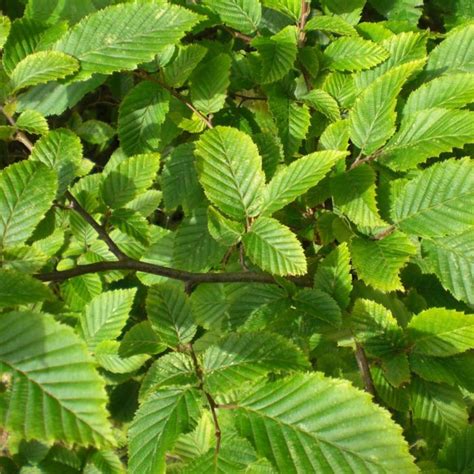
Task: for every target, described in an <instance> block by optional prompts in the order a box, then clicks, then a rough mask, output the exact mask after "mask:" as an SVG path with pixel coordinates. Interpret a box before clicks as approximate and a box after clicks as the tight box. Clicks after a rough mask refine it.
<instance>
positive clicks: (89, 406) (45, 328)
mask: <svg viewBox="0 0 474 474" xmlns="http://www.w3.org/2000/svg"><path fill="white" fill-rule="evenodd" d="M0 367H1V369H2V371H6V372H9V373H11V375H12V377H13V379H12V383H13V386H12V389H11V391H9V392H8V393H7V397H6V400H5V401H6V402H7V405H6V407H5V408H6V409H5V410H4V411H2V413H1V415H2V418H3V420H2V425H3V426H5V427H6V428H7V429H8V430H11V431H12V432H16V433H18V434H20V435H21V436H23V437H25V438H30V439H31V438H35V439H38V440H42V441H45V442H47V443H49V442H51V441H53V440H62V441H64V442H66V443H78V444H81V445H84V446H87V445H94V446H98V447H100V446H106V445H110V444H113V442H114V441H113V437H112V434H111V429H110V425H109V423H108V421H107V413H106V411H105V402H106V396H105V390H104V383H103V381H102V380H101V378H100V377H99V376H98V374H97V373H96V371H95V369H94V364H93V362H92V360H91V358H90V357H89V355H88V354H87V351H86V347H85V345H84V344H83V343H82V342H81V341H80V339H79V338H78V337H77V335H76V334H75V333H74V331H73V330H72V329H71V328H69V327H67V326H64V325H62V324H60V323H58V322H56V321H55V320H54V318H53V317H52V316H49V315H46V314H36V313H30V312H25V313H7V314H3V315H2V316H1V317H0ZM71 384H74V390H71ZM78 393H80V396H78Z"/></svg>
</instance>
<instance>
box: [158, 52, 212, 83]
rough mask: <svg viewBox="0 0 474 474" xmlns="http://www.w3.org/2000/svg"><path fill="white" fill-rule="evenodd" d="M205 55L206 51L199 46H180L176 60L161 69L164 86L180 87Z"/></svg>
mask: <svg viewBox="0 0 474 474" xmlns="http://www.w3.org/2000/svg"><path fill="white" fill-rule="evenodd" d="M206 53H207V49H206V48H204V47H203V46H201V45H199V44H188V45H186V46H181V47H180V48H179V51H178V54H177V56H176V58H175V59H174V60H173V61H172V62H171V63H170V64H167V65H166V66H165V67H164V68H163V76H164V78H165V82H166V84H168V85H170V86H173V87H181V86H182V85H183V84H184V83H185V82H186V80H187V79H188V78H189V76H190V75H191V73H192V72H193V71H194V69H195V68H196V66H197V65H198V64H199V63H200V62H201V60H202V59H203V58H204V56H206Z"/></svg>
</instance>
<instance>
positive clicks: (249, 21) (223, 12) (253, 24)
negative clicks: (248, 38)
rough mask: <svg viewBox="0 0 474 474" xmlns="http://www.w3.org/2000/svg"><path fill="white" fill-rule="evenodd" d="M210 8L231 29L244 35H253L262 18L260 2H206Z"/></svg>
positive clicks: (221, 0)
mask: <svg viewBox="0 0 474 474" xmlns="http://www.w3.org/2000/svg"><path fill="white" fill-rule="evenodd" d="M203 3H204V5H207V6H209V7H210V8H211V9H212V10H213V11H215V12H216V13H217V14H218V15H219V16H220V18H221V20H222V21H223V22H224V23H225V24H226V25H228V26H230V27H231V28H234V29H236V30H238V31H241V32H242V33H247V34H250V33H253V32H254V31H255V30H256V29H257V27H258V25H259V23H260V20H261V18H262V6H261V4H260V1H259V0H205V1H204V2H203Z"/></svg>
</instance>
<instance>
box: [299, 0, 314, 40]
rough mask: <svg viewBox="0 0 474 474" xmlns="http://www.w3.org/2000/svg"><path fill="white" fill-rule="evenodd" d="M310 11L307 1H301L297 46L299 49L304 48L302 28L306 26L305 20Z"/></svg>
mask: <svg viewBox="0 0 474 474" xmlns="http://www.w3.org/2000/svg"><path fill="white" fill-rule="evenodd" d="M310 11H311V9H310V6H309V3H308V2H307V0H301V16H300V19H299V21H298V45H299V47H300V48H301V47H302V46H304V43H305V41H306V34H305V31H304V27H305V25H306V20H307V18H308V15H309V12H310Z"/></svg>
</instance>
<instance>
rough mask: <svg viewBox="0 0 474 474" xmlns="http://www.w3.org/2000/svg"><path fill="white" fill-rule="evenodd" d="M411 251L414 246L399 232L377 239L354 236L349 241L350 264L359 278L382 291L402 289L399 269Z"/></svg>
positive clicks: (407, 259) (410, 255)
mask: <svg viewBox="0 0 474 474" xmlns="http://www.w3.org/2000/svg"><path fill="white" fill-rule="evenodd" d="M415 254H416V247H415V245H414V244H413V243H412V242H411V241H410V239H409V238H408V237H407V236H406V235H405V234H403V233H401V232H394V233H392V234H390V235H388V236H387V237H384V238H383V239H380V240H370V239H367V238H363V237H355V238H353V239H352V241H351V255H352V263H353V265H354V268H355V269H356V271H357V274H358V275H359V278H361V279H362V280H364V281H365V282H366V283H368V284H369V285H371V286H373V287H374V288H376V289H378V290H382V291H395V290H402V289H403V285H402V282H401V280H400V271H401V269H402V268H403V267H404V266H405V265H406V263H407V262H408V261H409V260H410V257H412V256H413V255H415Z"/></svg>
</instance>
